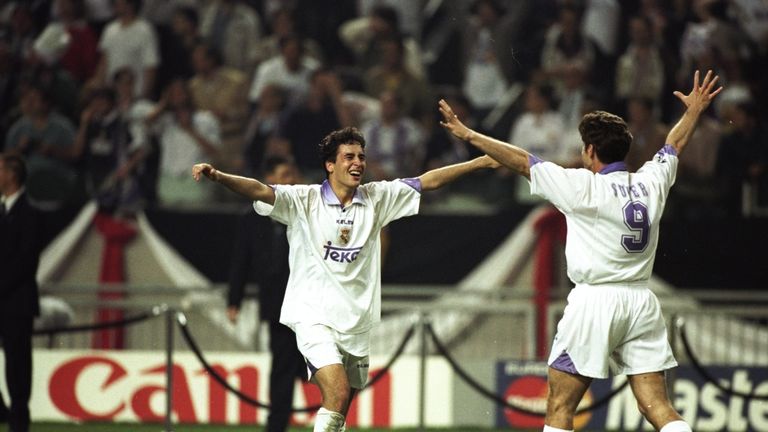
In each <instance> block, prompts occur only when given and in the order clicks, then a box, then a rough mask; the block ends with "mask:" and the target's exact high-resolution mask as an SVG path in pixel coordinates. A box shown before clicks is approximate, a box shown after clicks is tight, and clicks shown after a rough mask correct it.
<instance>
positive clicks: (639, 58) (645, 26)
mask: <svg viewBox="0 0 768 432" xmlns="http://www.w3.org/2000/svg"><path fill="white" fill-rule="evenodd" d="M652 25H653V24H652V23H651V21H650V19H649V18H647V17H644V16H636V17H632V18H630V20H629V35H630V43H629V46H628V47H627V50H626V51H625V52H624V54H622V55H621V57H620V58H619V62H618V65H617V67H616V93H615V94H616V97H617V98H620V99H628V98H631V97H643V98H649V99H651V100H652V101H654V103H658V102H659V99H660V97H661V92H662V90H663V89H664V77H665V76H664V63H663V61H662V57H661V52H660V51H659V49H658V47H657V45H656V42H655V41H654V38H653V27H652Z"/></svg>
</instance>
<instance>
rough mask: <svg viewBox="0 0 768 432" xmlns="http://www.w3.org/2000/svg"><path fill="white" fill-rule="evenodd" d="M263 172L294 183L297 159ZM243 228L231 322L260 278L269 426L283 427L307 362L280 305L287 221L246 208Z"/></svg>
mask: <svg viewBox="0 0 768 432" xmlns="http://www.w3.org/2000/svg"><path fill="white" fill-rule="evenodd" d="M263 173H264V179H265V180H266V182H267V183H268V184H294V183H296V182H297V179H298V173H297V169H296V166H295V165H294V163H293V162H292V161H291V160H288V159H285V158H282V157H270V158H268V159H267V160H266V161H265V163H264V169H263ZM239 228H240V229H239V232H238V234H237V237H236V240H235V251H234V255H233V258H232V268H231V273H230V279H229V299H228V302H227V304H228V308H227V315H228V316H229V319H230V320H231V321H232V322H235V321H236V320H237V315H238V313H239V311H240V304H241V302H242V300H243V296H244V289H245V284H246V282H249V281H252V282H256V283H257V284H258V285H259V314H260V316H261V319H262V320H263V321H266V322H268V323H269V349H270V351H271V352H272V371H271V373H270V377H269V398H270V404H271V406H272V410H271V411H270V413H269V418H268V419H267V429H266V430H267V431H268V432H284V431H285V430H286V429H287V427H288V422H289V420H290V416H291V407H292V405H293V389H294V383H295V379H296V378H297V377H298V378H302V379H304V378H305V376H306V375H305V374H306V371H305V368H306V364H305V363H304V359H303V357H302V356H301V353H299V350H298V348H297V347H296V335H295V334H294V333H293V331H292V330H291V329H289V328H288V327H286V326H284V325H283V324H280V309H281V308H282V305H283V297H285V287H286V284H287V283H288V274H289V268H288V240H287V238H286V236H285V229H286V227H285V225H283V224H280V223H277V222H275V221H273V220H271V219H269V218H264V217H260V216H258V215H257V214H256V213H255V212H254V211H253V209H248V211H247V212H246V213H245V214H244V215H243V217H242V219H241V222H240V227H239Z"/></svg>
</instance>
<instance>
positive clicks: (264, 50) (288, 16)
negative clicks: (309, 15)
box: [256, 7, 323, 63]
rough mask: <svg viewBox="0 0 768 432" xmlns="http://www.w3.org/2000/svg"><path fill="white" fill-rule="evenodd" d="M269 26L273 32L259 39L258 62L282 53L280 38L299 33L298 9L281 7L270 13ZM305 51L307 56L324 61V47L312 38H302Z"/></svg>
mask: <svg viewBox="0 0 768 432" xmlns="http://www.w3.org/2000/svg"><path fill="white" fill-rule="evenodd" d="M270 16H271V19H270V21H269V27H270V29H271V34H270V35H269V36H267V37H265V38H263V39H261V40H260V41H259V45H258V47H257V52H258V55H257V57H256V61H257V63H261V62H263V61H266V60H269V59H271V58H273V57H275V56H278V55H280V39H282V38H283V37H286V36H289V35H291V34H298V33H299V29H298V28H297V25H296V11H295V10H294V9H292V8H289V7H280V8H279V9H277V10H275V11H274V12H272V14H270ZM302 43H303V45H304V46H303V51H304V53H306V55H307V56H309V57H311V58H313V59H315V60H316V61H317V62H318V63H322V62H323V49H322V47H321V46H320V45H319V44H318V43H317V42H316V41H315V40H314V39H311V38H307V37H304V38H302Z"/></svg>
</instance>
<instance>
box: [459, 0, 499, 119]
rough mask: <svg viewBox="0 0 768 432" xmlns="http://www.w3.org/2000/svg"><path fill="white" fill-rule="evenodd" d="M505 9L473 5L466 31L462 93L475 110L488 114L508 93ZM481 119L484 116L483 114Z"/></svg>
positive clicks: (488, 3) (487, 2) (485, 1)
mask: <svg viewBox="0 0 768 432" xmlns="http://www.w3.org/2000/svg"><path fill="white" fill-rule="evenodd" d="M503 15H504V9H503V8H502V7H501V6H500V5H499V3H498V2H496V1H495V0H478V1H475V2H474V4H473V5H472V16H471V18H470V20H469V26H468V28H466V29H464V32H463V33H464V58H465V60H464V61H465V65H464V82H463V85H462V89H463V90H464V94H466V95H467V97H468V98H469V101H470V102H471V103H472V106H473V107H474V108H475V109H477V110H479V111H480V113H488V112H490V111H491V110H492V109H493V108H495V107H496V104H497V103H498V102H499V101H500V100H501V98H502V97H503V96H504V93H505V92H506V91H507V86H508V80H507V73H506V71H505V70H504V64H505V63H506V62H505V61H504V60H505V59H506V58H507V57H509V55H508V54H506V53H507V52H509V51H508V50H507V48H508V47H507V46H506V44H505V43H502V42H501V41H502V40H503V39H504V34H503V30H504V29H503V26H502V18H503ZM481 115H482V114H481Z"/></svg>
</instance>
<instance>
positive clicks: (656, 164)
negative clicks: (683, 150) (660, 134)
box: [637, 144, 679, 199]
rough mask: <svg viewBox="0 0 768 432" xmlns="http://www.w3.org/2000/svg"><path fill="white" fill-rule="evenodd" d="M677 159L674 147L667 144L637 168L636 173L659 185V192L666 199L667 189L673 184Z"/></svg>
mask: <svg viewBox="0 0 768 432" xmlns="http://www.w3.org/2000/svg"><path fill="white" fill-rule="evenodd" d="M678 160H679V159H678V158H677V151H675V148H674V147H672V146H671V145H669V144H667V145H665V146H664V147H662V148H661V150H659V151H658V152H656V154H655V155H654V156H653V158H652V159H651V160H649V161H648V162H646V163H644V164H643V166H642V167H640V169H639V170H637V174H638V175H641V176H648V177H651V178H652V179H653V180H654V181H653V184H656V185H659V187H660V190H659V192H660V193H661V194H662V195H663V198H664V199H666V197H667V195H668V194H669V189H670V188H671V187H672V185H673V184H675V178H676V176H677V164H678Z"/></svg>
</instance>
